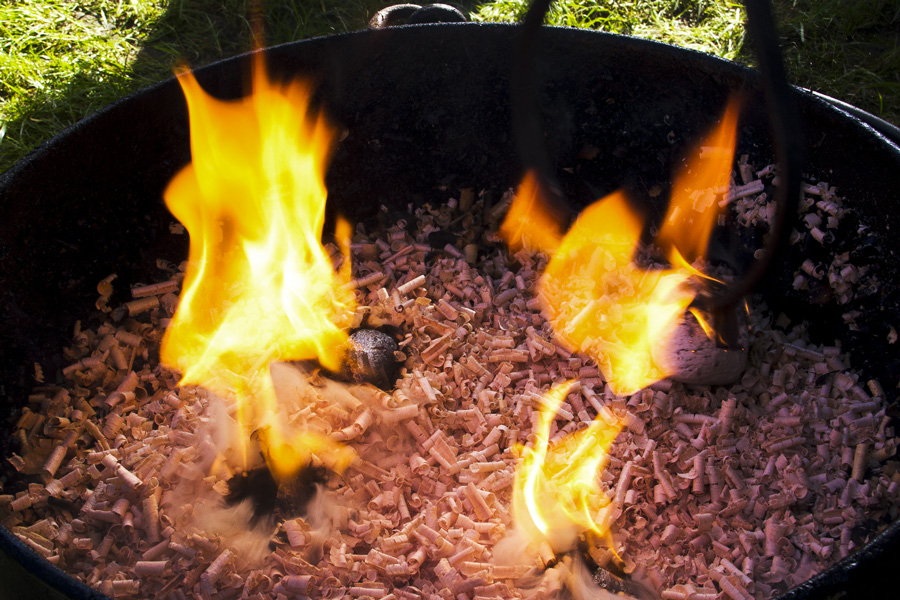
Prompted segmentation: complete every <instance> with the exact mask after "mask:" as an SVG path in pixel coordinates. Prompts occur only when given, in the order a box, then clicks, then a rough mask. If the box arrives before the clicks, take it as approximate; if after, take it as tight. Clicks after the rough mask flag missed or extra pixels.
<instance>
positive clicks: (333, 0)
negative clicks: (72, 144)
mask: <svg viewBox="0 0 900 600" xmlns="http://www.w3.org/2000/svg"><path fill="white" fill-rule="evenodd" d="M400 1H401V0H398V2H400ZM448 3H449V4H452V5H455V6H456V7H457V8H459V9H460V10H463V11H464V12H465V11H468V10H473V9H474V8H475V7H476V5H477V4H478V3H479V2H477V1H475V0H465V1H462V2H448ZM256 4H259V5H261V7H262V13H263V19H264V20H263V24H264V37H265V43H266V45H270V46H272V45H277V44H282V43H286V42H291V41H296V40H301V39H306V38H310V37H316V36H321V35H329V34H335V33H343V32H348V31H355V30H358V29H364V28H365V27H366V26H367V24H368V21H369V19H370V18H371V17H372V15H374V14H375V12H377V11H378V10H380V9H381V8H384V7H385V6H387V5H390V4H393V2H391V1H390V0H259V1H258V2H256V1H255V0H171V1H170V2H169V3H168V6H167V8H166V11H165V12H164V13H163V14H162V16H160V17H159V18H157V19H156V21H155V22H154V23H153V25H152V31H151V33H150V34H149V35H148V36H146V38H145V39H144V40H143V41H141V49H140V50H139V51H138V53H137V55H136V56H135V58H134V59H133V61H132V62H131V63H130V64H129V65H128V69H127V71H124V72H123V71H119V72H114V71H111V70H110V71H103V72H96V71H84V72H80V73H78V74H77V75H76V76H75V77H74V78H73V79H72V80H71V81H70V82H69V83H68V84H67V85H66V86H65V87H64V88H62V89H61V90H46V91H44V92H39V93H38V94H37V96H36V97H35V98H33V99H31V100H29V101H28V105H27V106H26V107H25V109H24V110H23V111H22V113H23V114H22V115H21V116H19V117H17V118H15V119H13V120H11V121H9V122H7V123H6V124H5V131H0V173H2V172H3V171H5V170H7V169H8V168H9V167H11V166H12V165H13V164H15V162H16V161H18V160H19V159H20V158H22V157H23V156H25V155H26V154H27V153H28V152H30V151H31V149H33V148H34V147H36V146H38V145H39V144H41V143H43V142H45V141H46V140H47V139H49V138H50V137H51V136H53V135H55V134H57V133H59V132H60V131H63V130H64V129H65V128H66V127H68V126H70V125H72V124H74V123H76V122H77V121H79V120H81V119H83V118H84V117H86V116H88V115H90V114H91V113H93V112H95V111H97V110H99V109H101V108H103V107H104V106H106V105H109V104H111V103H113V102H115V101H116V100H118V99H120V98H122V97H123V96H125V95H127V94H129V93H132V92H135V91H137V90H139V89H141V88H143V87H146V86H148V85H151V84H153V83H156V82H159V81H162V80H165V79H167V78H169V77H171V76H172V69H173V67H174V66H175V65H177V64H178V63H180V62H183V63H186V64H187V65H188V66H191V67H199V66H203V65H205V64H208V63H210V62H214V61H216V60H220V59H223V58H228V57H230V56H234V55H237V54H240V53H243V52H246V51H249V50H251V49H252V47H253V43H252V39H253V38H252V26H251V24H250V22H251V18H250V15H251V12H252V10H253V7H254V5H256Z"/></svg>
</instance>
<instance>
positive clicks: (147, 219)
mask: <svg viewBox="0 0 900 600" xmlns="http://www.w3.org/2000/svg"><path fill="white" fill-rule="evenodd" d="M514 38H515V30H514V29H513V28H510V27H504V26H471V25H452V26H451V25H445V26H432V27H411V28H404V29H397V30H387V31H377V32H367V33H359V34H352V35H347V36H340V37H335V38H326V39H320V40H311V41H308V42H303V43H299V44H293V45H288V46H282V47H279V48H275V49H272V50H271V51H269V52H268V53H267V54H268V58H267V60H268V62H269V64H270V66H271V67H272V69H273V71H274V72H275V73H277V74H279V75H283V76H285V77H289V76H294V75H305V76H311V77H312V78H313V79H315V80H317V81H319V82H320V87H319V92H318V95H317V101H318V102H320V103H321V104H322V106H323V107H324V108H325V110H326V112H327V113H328V114H329V115H330V116H331V118H332V119H333V120H334V121H335V122H337V123H338V124H339V125H340V126H341V127H342V128H344V129H345V131H346V136H345V137H344V138H343V140H342V141H341V142H340V144H339V145H338V147H337V151H336V154H335V157H334V162H333V163H332V166H331V169H330V170H329V173H328V178H327V184H328V189H329V208H328V210H329V211H330V212H329V218H330V219H331V218H333V217H334V214H335V212H338V211H339V212H340V213H341V214H343V215H344V216H345V217H347V218H348V220H349V221H350V222H352V223H370V224H372V225H371V226H372V227H373V229H374V228H376V227H377V226H379V225H380V226H387V225H390V224H391V223H394V222H395V221H396V220H397V219H398V218H399V217H400V216H401V215H402V214H404V213H406V212H407V205H408V204H410V203H411V204H413V205H414V206H424V205H425V204H426V203H430V204H431V205H432V206H440V205H441V204H443V203H444V202H446V200H447V198H448V197H450V196H456V195H457V191H458V190H461V189H465V188H472V187H475V188H478V189H487V190H488V192H489V193H488V200H487V202H488V205H489V206H493V205H496V204H497V203H499V200H500V197H501V195H502V194H503V192H505V191H506V190H507V189H509V188H510V187H511V186H514V185H515V184H516V183H517V182H518V181H519V180H520V179H521V176H522V173H521V171H520V167H519V165H518V162H517V160H516V158H515V155H514V152H513V150H512V143H511V139H510V117H509V110H508V106H507V100H506V99H507V92H508V80H507V74H508V73H509V71H510V68H511V67H510V65H509V63H508V62H507V60H506V58H505V57H508V56H509V55H510V50H509V48H510V47H511V44H512V41H513V39H514ZM546 40H547V44H546V45H547V51H546V53H544V54H543V55H542V56H541V58H540V59H539V64H538V79H539V80H540V81H542V82H543V83H542V90H543V91H542V93H541V97H540V100H539V104H540V106H541V109H542V111H543V113H544V115H543V117H544V120H545V122H546V123H548V132H547V141H548V146H549V148H550V151H551V155H552V156H554V157H555V158H556V162H557V165H558V166H559V167H560V169H561V174H562V177H563V185H564V186H565V187H566V188H567V190H566V191H567V196H568V197H569V198H571V199H572V200H573V203H574V204H576V205H577V206H578V207H579V208H580V207H583V206H586V205H588V204H589V203H591V202H593V201H594V200H596V199H597V198H599V197H602V196H604V195H606V194H607V193H609V192H612V191H614V190H615V189H617V188H620V187H622V186H624V187H625V188H626V189H628V190H629V191H630V194H631V196H633V197H635V198H638V199H641V200H643V210H644V212H645V213H646V214H647V215H648V216H649V218H651V219H653V218H656V219H659V218H660V217H661V216H662V214H661V213H662V209H663V207H664V198H667V197H668V193H667V192H668V190H669V188H670V187H671V183H670V177H671V171H672V169H673V164H674V162H675V161H677V160H679V159H680V157H682V156H684V155H685V154H686V153H687V150H688V148H689V147H691V146H692V145H694V144H695V143H697V141H698V140H699V138H700V135H701V134H702V133H704V132H705V131H706V130H707V129H709V127H710V126H711V125H712V124H713V123H714V122H715V120H716V118H717V117H718V115H719V114H720V112H721V110H722V107H723V106H724V105H725V103H726V101H727V98H728V97H729V95H730V94H731V93H732V92H734V91H736V90H740V91H743V92H744V93H745V95H746V102H745V104H746V109H745V112H744V114H743V116H742V118H741V122H740V127H739V132H740V136H739V142H738V144H739V147H738V154H748V155H749V160H751V161H753V162H755V163H757V164H765V161H766V160H767V157H768V156H770V155H771V149H770V148H769V142H768V137H767V135H766V119H765V115H764V111H763V110H762V108H761V103H760V101H759V98H758V92H756V91H755V83H754V82H755V79H754V77H753V75H752V74H751V73H748V72H745V71H743V70H741V69H738V68H736V67H734V66H732V65H730V64H728V63H724V62H721V61H717V60H715V59H711V58H709V57H705V56H700V55H696V54H693V53H690V52H686V51H680V50H675V49H672V48H670V47H666V46H660V45H657V44H652V43H648V42H641V41H638V40H633V39H628V38H621V37H616V36H607V35H602V34H596V33H588V32H577V31H568V30H552V31H549V32H548V33H547V38H546ZM572 57H578V60H577V61H572ZM248 62H249V59H248V58H247V57H243V58H238V59H234V60H231V61H226V62H223V63H219V64H217V65H212V66H211V67H207V68H206V69H202V70H200V71H198V73H197V76H198V79H199V80H200V81H201V83H202V84H203V85H204V87H205V88H206V89H208V90H210V91H212V92H213V93H215V94H217V95H219V96H222V97H230V98H235V97H239V96H240V95H242V92H243V90H242V86H241V82H242V80H243V77H244V73H245V72H246V69H247V68H248ZM573 63H574V64H573ZM460 81H465V82H466V84H465V85H460ZM798 101H799V103H800V109H801V113H802V115H803V125H804V129H805V131H806V135H807V140H808V141H807V144H806V145H807V157H808V164H809V165H810V167H809V170H810V172H811V174H812V176H813V177H816V178H817V179H818V180H819V181H827V183H828V184H829V185H830V186H837V187H838V188H839V189H840V190H842V192H844V193H846V194H847V196H848V197H849V198H852V200H853V202H854V204H853V206H852V207H849V208H850V210H851V211H852V213H853V216H852V218H851V219H850V220H848V221H847V223H848V224H849V223H852V224H856V225H857V226H855V227H850V226H849V225H845V226H844V227H845V228H847V227H849V229H848V230H847V231H844V230H840V229H839V230H838V231H839V233H840V234H841V235H845V236H847V237H848V238H850V239H854V240H857V243H856V244H854V248H853V255H854V260H857V259H858V261H859V263H860V264H862V263H863V262H864V261H865V264H867V265H869V271H868V275H869V277H871V278H874V279H875V280H877V281H878V282H879V286H878V287H877V289H872V290H871V291H870V293H864V294H854V295H853V296H852V297H851V298H849V301H841V299H840V298H839V297H837V296H838V294H835V293H833V292H827V293H826V290H825V289H824V288H822V287H820V286H817V285H816V284H815V281H814V280H817V279H818V278H817V277H815V276H814V273H815V272H816V265H815V264H813V265H812V266H811V267H807V272H806V274H807V275H809V276H810V277H809V278H807V279H808V281H807V284H806V285H805V286H804V285H802V282H799V283H798V282H797V279H796V278H797V272H798V270H801V269H802V267H803V265H804V264H805V261H806V260H807V258H809V256H808V254H809V252H813V253H814V252H815V246H812V244H813V243H815V242H816V241H815V240H813V241H812V242H808V243H806V244H805V246H804V245H803V244H801V245H795V246H793V247H791V248H789V249H788V250H787V251H786V252H785V253H784V254H783V255H782V256H781V257H780V259H781V260H780V261H779V262H778V264H776V266H775V269H774V271H773V272H772V274H771V276H770V277H769V278H768V280H767V281H766V282H765V286H764V288H763V289H762V292H763V293H764V297H765V301H766V302H767V303H768V304H769V305H770V307H772V309H773V312H774V314H776V315H778V314H784V316H785V317H784V318H785V319H787V320H788V321H793V322H800V321H802V320H807V319H808V320H809V321H810V335H811V337H812V338H813V340H814V341H817V342H824V343H826V344H833V343H834V339H836V338H837V339H840V340H841V342H842V344H843V345H842V350H843V351H847V352H849V353H850V356H851V357H852V361H853V366H854V367H855V368H856V369H858V370H859V371H860V372H861V373H862V376H863V377H864V378H865V379H866V380H868V379H877V380H879V381H880V382H881V384H882V387H883V388H884V389H885V391H886V394H887V395H888V399H893V398H892V396H891V394H892V393H894V390H895V388H896V385H897V372H898V371H897V370H896V368H895V367H896V359H895V358H893V356H894V355H895V354H896V353H895V352H892V348H893V347H894V346H893V344H894V343H895V341H896V329H895V327H896V321H897V319H898V314H900V312H898V311H900V307H898V292H897V286H896V268H897V267H896V265H895V264H893V262H892V256H891V255H889V254H885V253H884V252H882V254H881V255H879V253H878V248H879V247H882V248H884V249H887V248H889V247H890V246H889V244H888V243H887V242H886V241H885V240H889V239H890V238H889V237H888V236H889V235H890V230H891V227H894V228H896V227H897V226H898V224H897V223H895V221H896V218H895V217H894V212H893V211H892V210H891V209H890V207H889V206H888V202H887V198H888V197H889V195H890V194H891V193H893V191H894V190H896V189H898V188H897V184H898V183H900V181H898V180H897V179H898V177H900V175H898V173H900V170H898V169H897V166H900V153H898V150H897V148H896V147H895V146H892V145H890V144H889V143H887V142H886V141H885V140H884V139H883V138H880V137H879V136H877V135H876V134H874V133H873V132H872V131H871V130H869V129H868V128H866V127H865V126H864V125H861V124H859V123H858V122H855V121H853V120H852V119H849V118H848V117H846V116H845V115H843V114H842V113H840V112H838V111H835V110H833V109H830V108H829V107H827V106H826V105H824V104H822V103H821V102H820V101H817V100H815V99H813V98H811V97H807V96H803V95H799V94H798ZM187 133H188V132H187V118H186V113H185V111H184V103H183V100H182V97H181V93H180V91H179V90H178V89H177V86H176V85H175V84H174V83H173V82H166V83H164V84H161V85H160V86H157V87H155V88H152V89H150V90H146V91H144V92H142V93H141V94H138V95H136V96H134V97H132V98H129V99H127V100H125V101H123V102H121V103H119V104H117V105H115V106H113V107H111V108H109V109H107V110H106V111H104V112H102V113H99V114H98V115H97V116H95V117H93V118H91V119H88V120H86V121H85V122H83V123H81V124H79V125H78V126H76V127H75V128H73V129H72V130H70V131H69V132H67V133H66V134H65V135H63V136H61V137H60V138H58V139H56V140H54V141H53V142H52V143H51V144H49V145H48V146H47V147H46V148H44V149H43V150H41V151H39V152H38V153H37V154H35V155H33V156H32V157H30V158H29V159H27V160H25V161H23V163H21V164H20V165H18V166H17V167H16V168H14V169H13V170H11V171H10V172H9V173H7V174H5V175H4V176H3V179H2V181H0V190H2V202H3V204H4V206H5V207H8V208H7V210H8V212H9V217H8V219H7V221H6V223H4V224H3V225H2V227H3V229H2V231H0V235H2V238H0V239H2V240H3V252H4V261H3V266H2V284H3V285H2V288H3V294H4V296H3V306H4V308H5V312H4V332H3V335H4V339H3V346H4V352H5V353H8V356H4V360H3V361H2V363H3V365H4V367H3V369H4V371H3V379H2V381H3V382H4V386H5V391H6V393H7V394H8V395H9V396H10V397H11V398H13V399H14V402H13V403H12V404H11V405H10V409H15V408H18V406H21V405H22V404H23V403H24V402H25V401H26V400H27V397H28V394H29V390H30V388H31V387H32V385H33V375H34V369H33V365H34V363H39V364H41V365H43V368H44V371H45V373H46V374H47V377H48V378H52V377H53V375H50V373H53V372H54V371H56V370H58V369H59V370H61V369H63V368H65V367H67V366H69V361H67V359H66V358H65V357H63V356H61V355H60V354H59V352H60V348H62V347H64V346H66V345H68V343H69V339H68V338H69V336H70V335H71V331H72V327H73V324H74V322H75V321H76V320H77V319H81V318H84V316H85V315H86V314H87V312H88V311H89V309H90V307H91V306H93V304H94V302H95V300H96V284H97V282H98V281H101V280H102V279H104V278H105V277H106V276H107V275H109V274H110V273H113V272H114V273H117V274H118V277H119V281H120V282H122V284H123V285H122V287H121V288H119V289H129V288H130V284H134V283H139V282H145V281H150V280H154V277H153V273H155V272H156V271H155V270H156V269H157V268H158V267H157V261H158V260H161V259H162V260H168V261H171V262H172V263H175V264H177V263H178V262H180V261H181V260H183V258H184V256H185V255H186V246H185V242H186V240H185V239H184V236H177V235H173V234H172V233H171V231H170V225H171V223H172V221H173V219H172V218H171V216H170V215H169V214H168V212H167V211H166V210H165V207H164V206H163V205H162V203H161V201H160V199H161V197H162V192H163V189H164V187H165V186H166V184H167V183H168V181H169V180H170V179H171V177H172V175H174V174H175V172H176V171H178V170H179V169H180V168H181V167H182V166H183V165H185V164H186V163H187V162H188V160H189V154H188V143H187V140H188V137H187ZM760 161H761V162H760ZM820 189H821V188H820ZM829 189H830V188H829ZM491 195H493V199H491ZM382 205H383V206H385V207H386V210H384V211H383V210H381V208H380V207H381V206H382ZM860 224H862V225H865V227H866V228H865V229H862V228H861V227H859V226H858V225H860ZM437 241H439V240H437V238H436V239H435V243H434V244H432V245H433V246H435V247H437V248H443V247H444V244H438V243H437ZM451 242H452V241H448V242H446V243H451ZM722 243H723V244H729V245H730V255H731V256H733V257H735V260H736V261H737V262H739V263H740V262H741V261H744V262H746V261H747V260H748V259H749V256H751V255H752V253H753V251H754V250H755V248H756V247H757V246H758V240H757V239H755V238H754V237H753V236H752V235H748V237H747V239H743V240H736V239H734V238H733V237H730V238H724V239H723V240H722ZM451 245H452V243H451ZM813 258H815V255H813ZM809 271H811V272H809ZM156 279H158V278H156ZM810 283H812V285H810ZM804 288H811V289H804ZM867 292H868V291H867ZM124 300H126V298H122V297H119V298H117V297H115V296H113V297H112V298H111V299H110V303H111V304H121V303H122V301H124ZM9 451H11V449H10V450H9ZM4 455H5V456H7V455H8V452H7V449H6V448H4ZM110 462H112V461H110ZM104 464H105V463H104ZM106 466H107V467H109V468H114V469H118V468H120V465H117V464H116V465H112V466H110V465H106ZM123 477H127V475H124V474H123ZM2 533H3V538H2V539H3V543H4V549H5V551H6V554H7V556H9V557H11V559H12V560H13V561H14V562H17V563H20V564H22V565H26V566H27V567H28V568H29V569H31V568H32V565H42V566H41V567H34V568H35V569H38V568H40V569H44V571H43V572H38V576H39V577H41V578H42V579H44V580H45V581H46V582H47V583H48V584H49V585H51V586H54V587H57V588H59V589H62V590H63V591H64V592H65V593H66V594H68V595H70V596H73V597H91V595H96V592H93V591H90V590H88V589H87V588H85V587H84V586H82V585H80V584H77V583H75V582H74V580H72V579H70V578H66V577H64V576H62V575H60V573H59V572H58V571H55V570H53V569H52V568H47V567H46V565H45V564H43V563H40V562H39V559H36V557H35V556H34V555H33V554H32V553H31V551H30V550H29V549H27V548H25V547H24V546H23V545H22V544H21V543H20V542H19V541H18V539H17V538H15V537H13V536H11V535H10V534H9V533H8V532H7V531H6V530H4V531H3V532H2ZM896 535H897V534H896V526H894V527H892V528H891V529H889V530H888V532H887V533H886V534H885V535H884V536H883V537H882V538H880V539H879V540H878V541H876V542H873V543H871V544H870V545H869V546H867V548H866V549H865V550H864V551H863V553H862V554H857V555H854V556H852V557H850V559H848V560H847V561H845V562H843V563H841V564H839V565H838V566H837V567H835V568H834V569H832V570H831V571H829V572H828V573H826V574H825V575H824V576H822V577H819V578H817V579H814V580H812V581H811V582H809V583H807V584H805V585H803V586H800V587H798V588H795V589H794V590H792V591H791V592H788V594H787V595H786V596H785V597H801V596H802V597H819V596H824V595H826V594H829V593H833V592H834V591H837V590H847V591H850V592H854V591H858V590H862V591H865V590H867V589H868V590H872V589H875V587H874V586H875V585H876V584H875V583H874V581H875V579H874V578H873V574H878V573H885V572H888V573H889V571H888V570H886V569H884V568H883V566H882V565H884V564H885V563H886V562H887V561H889V560H891V557H893V556H896V554H895V553H896V547H897V542H896ZM847 586H852V587H847ZM867 586H868V587H867ZM373 593H375V592H373Z"/></svg>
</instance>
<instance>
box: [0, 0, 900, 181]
mask: <svg viewBox="0 0 900 600" xmlns="http://www.w3.org/2000/svg"><path fill="white" fill-rule="evenodd" d="M394 1H395V2H399V1H401V0H394ZM391 3H393V2H392V1H391V0H258V2H254V0H0V172H2V171H4V170H5V169H7V168H8V167H10V166H11V165H12V164H13V163H14V162H15V161H16V160H18V159H19V158H21V157H22V156H24V155H25V154H26V153H27V152H28V151H29V150H30V149H31V148H33V147H34V146H36V145H38V144H40V143H41V142H43V141H45V140H47V139H49V138H50V137H51V136H53V135H54V134H56V133H58V132H60V131H62V130H63V129H64V128H65V127H67V126H68V125H70V124H72V123H74V122H76V121H78V120H79V119H81V118H83V117H85V116H87V115H88V114H90V113H92V112H94V111H95V110H97V109H98V108H100V107H102V106H104V105H106V104H109V103H111V102H113V101H115V100H116V99H118V98H120V97H122V96H123V95H125V94H127V93H129V92H132V91H134V90H136V89H139V88H141V87H143V86H145V85H148V84H150V83H154V82H156V81H159V80H161V79H164V78H166V77H169V76H170V74H171V69H172V66H173V65H174V64H175V63H176V62H177V61H178V60H181V59H183V60H186V61H187V62H188V63H189V64H192V65H201V64H205V63H208V62H211V61H213V60H216V59H219V58H223V57H226V56H231V55H234V54H237V53H240V52H243V51H246V50H248V49H250V47H251V45H252V44H251V39H252V38H251V26H250V23H249V17H248V15H249V14H250V13H251V6H253V5H259V6H260V7H261V10H260V12H261V14H262V16H263V19H264V28H265V32H266V39H267V43H270V44H277V43H281V42H286V41H291V40H296V39H302V38H307V37H312V36H317V35H326V34H331V33H338V32H344V31H352V30H356V29H361V28H363V27H365V25H366V23H367V22H368V20H369V18H370V17H371V16H372V15H373V14H374V12H375V11H377V10H378V9H380V8H382V7H383V6H386V5H388V4H391ZM451 3H454V4H456V5H457V6H458V7H460V8H461V9H462V10H464V11H467V12H469V13H470V18H471V19H472V20H476V21H516V20H518V19H519V18H520V17H521V16H522V15H523V14H524V10H525V7H526V5H527V3H526V1H525V0H494V1H488V0H480V1H479V0H461V1H460V2H453V1H452V0H451ZM773 5H774V8H775V13H776V18H777V19H778V20H779V23H780V26H781V32H782V39H783V48H784V50H785V61H786V63H787V64H788V68H789V71H790V73H791V76H792V80H793V81H795V82H796V83H798V84H799V85H802V86H805V87H810V88H813V89H816V90H819V91H822V92H823V93H826V94H829V95H832V96H835V97H838V98H841V99H843V100H846V101H848V102H851V103H853V104H856V105H857V106H860V107H861V108H863V109H865V110H868V111H869V112H872V113H874V114H876V115H878V116H881V117H882V118H885V119H887V120H889V121H892V122H894V123H900V102H898V99H900V4H898V2H897V0H773ZM743 18H744V16H743V9H742V8H741V6H740V4H739V3H738V2H736V1H733V0H557V1H556V2H555V3H554V5H553V8H552V12H551V15H550V21H551V22H552V23H553V24H557V25H567V26H575V27H588V28H592V29H601V30H605V31H612V32H617V33H625V34H630V35H637V36H641V37H648V38H652V39H657V40H661V41H665V42H668V43H672V44H676V45H680V46H685V47H690V48H694V49H697V50H701V51H704V52H710V53H712V54H716V55H718V56H722V57H725V58H729V59H732V60H736V61H738V62H742V63H744V64H751V65H752V62H753V57H752V53H751V52H750V50H749V49H748V47H747V45H746V44H745V43H744V29H743V25H742V22H743Z"/></svg>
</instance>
